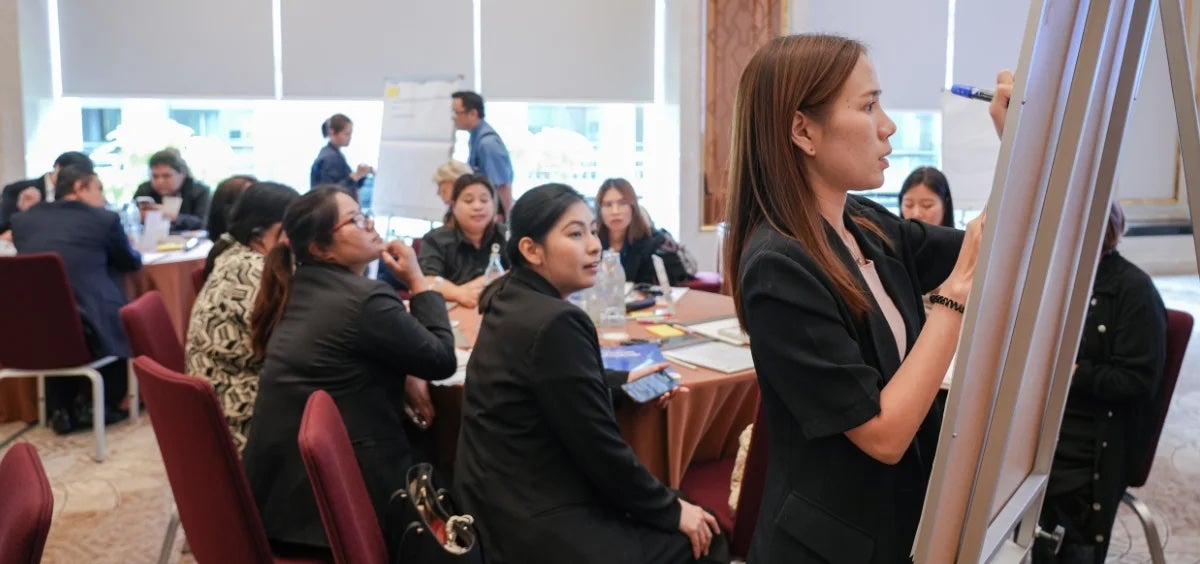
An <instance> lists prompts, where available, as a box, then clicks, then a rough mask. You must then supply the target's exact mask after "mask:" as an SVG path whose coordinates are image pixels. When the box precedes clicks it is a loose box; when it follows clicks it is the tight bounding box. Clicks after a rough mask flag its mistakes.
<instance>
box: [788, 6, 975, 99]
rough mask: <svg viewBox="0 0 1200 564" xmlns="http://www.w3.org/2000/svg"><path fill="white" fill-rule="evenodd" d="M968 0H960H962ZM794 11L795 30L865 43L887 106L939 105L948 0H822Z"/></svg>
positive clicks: (943, 73)
mask: <svg viewBox="0 0 1200 564" xmlns="http://www.w3.org/2000/svg"><path fill="white" fill-rule="evenodd" d="M961 1H963V0H960V2H961ZM807 6H808V13H807V14H793V22H795V26H794V28H795V29H793V31H794V32H797V33H799V32H824V33H836V34H839V35H845V36H847V37H850V38H852V39H857V40H859V41H862V42H863V43H865V44H866V45H867V47H868V49H870V56H871V62H872V63H873V64H874V66H875V72H876V74H878V75H879V84H880V86H881V87H882V88H883V98H882V101H883V106H884V108H886V109H888V110H937V109H938V108H939V106H940V100H941V98H940V94H941V90H942V88H943V85H944V83H945V76H946V28H947V25H948V22H947V19H948V17H949V16H948V12H949V8H948V2H947V0H895V1H889V2H879V1H878V0H839V1H836V2H834V1H828V0H817V1H812V2H807Z"/></svg>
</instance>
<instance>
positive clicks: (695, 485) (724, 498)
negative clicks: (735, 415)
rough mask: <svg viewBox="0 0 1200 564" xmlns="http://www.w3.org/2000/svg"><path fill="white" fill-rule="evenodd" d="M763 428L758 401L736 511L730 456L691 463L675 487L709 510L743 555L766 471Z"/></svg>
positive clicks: (747, 548) (732, 548)
mask: <svg viewBox="0 0 1200 564" xmlns="http://www.w3.org/2000/svg"><path fill="white" fill-rule="evenodd" d="M766 433H767V428H766V421H765V420H764V419H763V415H762V403H761V402H760V403H759V406H758V408H757V409H756V410H755V413H754V429H753V430H752V431H751V432H750V448H749V449H748V450H747V452H746V466H745V468H744V469H743V471H742V489H741V491H740V492H739V493H738V510H737V514H736V515H731V514H730V511H729V492H730V491H731V484H730V482H731V478H732V477H733V465H734V459H733V458H722V459H719V460H712V461H708V462H698V463H693V464H691V465H690V466H688V468H687V470H686V471H685V472H684V473H683V479H682V480H681V481H680V483H679V489H680V491H682V492H683V494H684V496H686V497H687V498H688V499H690V500H691V501H692V502H694V503H697V504H699V505H701V506H703V507H704V508H705V509H709V510H711V511H712V512H713V516H714V517H716V518H717V523H718V524H719V525H721V530H722V531H724V532H725V533H726V534H728V535H729V550H730V553H731V554H734V555H737V556H745V555H746V553H748V552H749V551H750V540H751V538H753V536H754V526H755V524H757V522H758V509H759V507H761V506H762V492H763V479H764V477H765V476H766V473H767V437H766Z"/></svg>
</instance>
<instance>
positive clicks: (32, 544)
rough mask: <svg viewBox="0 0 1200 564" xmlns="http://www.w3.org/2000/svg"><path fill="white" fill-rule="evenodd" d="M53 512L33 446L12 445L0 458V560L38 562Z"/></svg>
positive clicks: (47, 484)
mask: <svg viewBox="0 0 1200 564" xmlns="http://www.w3.org/2000/svg"><path fill="white" fill-rule="evenodd" d="M53 512H54V494H53V493H52V492H51V491H50V481H49V480H47V479H46V471H45V470H43V469H42V461H41V459H39V458H38V454H37V449H35V448H33V445H31V444H29V443H17V444H15V445H13V447H12V448H11V449H9V451H8V454H6V455H4V460H0V562H6V563H12V564H36V563H37V562H41V560H42V549H43V548H45V547H46V535H47V534H49V533H50V517H51V515H52V514H53Z"/></svg>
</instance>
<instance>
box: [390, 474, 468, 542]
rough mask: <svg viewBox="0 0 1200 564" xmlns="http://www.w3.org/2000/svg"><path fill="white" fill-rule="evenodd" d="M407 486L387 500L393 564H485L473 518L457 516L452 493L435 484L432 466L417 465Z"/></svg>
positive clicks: (407, 478)
mask: <svg viewBox="0 0 1200 564" xmlns="http://www.w3.org/2000/svg"><path fill="white" fill-rule="evenodd" d="M404 483H405V485H406V487H405V488H403V489H399V490H396V491H395V492H394V493H392V497H391V498H390V499H389V500H388V522H389V526H388V529H387V530H388V531H389V532H390V535H389V536H390V539H389V541H390V542H389V545H390V546H389V548H390V553H391V554H392V561H393V562H396V563H413V562H419V563H421V564H443V563H445V564H468V563H469V564H483V551H482V550H481V549H480V547H479V538H478V535H477V534H476V532H475V526H474V525H475V519H474V517H472V516H470V515H455V514H454V506H453V504H452V503H451V501H450V492H448V491H446V490H445V489H439V488H438V487H437V484H436V483H435V482H434V477H433V466H432V465H431V464H428V463H421V464H416V465H414V466H413V467H411V468H409V469H408V474H407V475H406V477H405V481H404Z"/></svg>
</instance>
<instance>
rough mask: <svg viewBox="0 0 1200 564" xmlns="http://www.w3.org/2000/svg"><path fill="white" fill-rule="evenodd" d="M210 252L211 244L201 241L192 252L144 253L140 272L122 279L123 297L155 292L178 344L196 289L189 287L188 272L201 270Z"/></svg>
mask: <svg viewBox="0 0 1200 564" xmlns="http://www.w3.org/2000/svg"><path fill="white" fill-rule="evenodd" d="M210 249H212V242H211V241H204V242H203V243H201V244H199V245H197V246H196V248H194V249H192V250H190V251H187V252H184V251H175V252H170V253H145V254H143V255H142V269H141V270H139V271H137V272H134V273H130V274H128V275H126V276H125V279H124V284H125V295H126V296H128V297H129V299H130V300H134V299H137V297H138V296H141V295H142V294H145V293H146V292H149V291H150V290H158V292H159V293H160V294H162V297H163V301H164V302H166V304H167V313H168V314H170V316H171V325H173V326H174V327H175V335H176V336H177V337H179V342H181V343H182V342H183V337H184V335H185V334H186V333H187V324H188V318H190V317H191V314H192V302H194V301H196V289H195V288H194V287H193V285H192V271H193V270H196V269H197V268H200V267H202V266H204V259H205V258H207V257H208V251H209V250H210Z"/></svg>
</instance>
